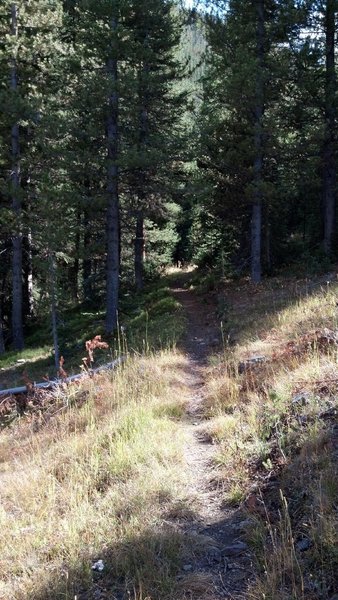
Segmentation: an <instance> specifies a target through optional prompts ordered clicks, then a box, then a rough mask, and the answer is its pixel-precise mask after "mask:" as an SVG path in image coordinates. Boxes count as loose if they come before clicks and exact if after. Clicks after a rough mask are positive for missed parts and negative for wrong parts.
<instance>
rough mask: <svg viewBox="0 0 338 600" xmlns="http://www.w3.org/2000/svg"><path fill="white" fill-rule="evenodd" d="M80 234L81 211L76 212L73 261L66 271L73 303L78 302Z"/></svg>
mask: <svg viewBox="0 0 338 600" xmlns="http://www.w3.org/2000/svg"><path fill="white" fill-rule="evenodd" d="M80 234H81V209H80V207H78V209H77V211H76V228H75V240H74V260H73V264H72V265H71V266H70V267H69V270H68V279H69V285H70V293H71V297H72V299H73V300H74V302H78V300H79V270H80Z"/></svg>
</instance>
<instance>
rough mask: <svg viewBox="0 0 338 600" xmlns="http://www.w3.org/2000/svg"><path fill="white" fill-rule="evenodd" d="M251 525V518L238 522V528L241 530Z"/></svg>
mask: <svg viewBox="0 0 338 600" xmlns="http://www.w3.org/2000/svg"><path fill="white" fill-rule="evenodd" d="M252 525H253V521H252V519H245V521H241V522H240V523H238V529H239V530H240V531H243V530H245V529H247V528H248V527H251V526H252Z"/></svg>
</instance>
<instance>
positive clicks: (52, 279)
mask: <svg viewBox="0 0 338 600" xmlns="http://www.w3.org/2000/svg"><path fill="white" fill-rule="evenodd" d="M49 277H50V299H51V302H50V305H51V316H52V332H53V345H54V362H55V368H56V370H57V371H58V370H59V368H60V352H59V336H58V324H57V295H56V290H57V284H56V269H55V258H54V256H53V254H52V253H50V254H49Z"/></svg>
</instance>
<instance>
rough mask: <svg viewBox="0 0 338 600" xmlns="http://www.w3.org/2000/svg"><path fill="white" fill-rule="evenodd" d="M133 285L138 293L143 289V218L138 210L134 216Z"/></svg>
mask: <svg viewBox="0 0 338 600" xmlns="http://www.w3.org/2000/svg"><path fill="white" fill-rule="evenodd" d="M134 248H135V285H136V289H137V290H138V291H140V290H142V289H143V257H144V217H143V211H142V210H139V211H138V212H137V216H136V235H135V246H134Z"/></svg>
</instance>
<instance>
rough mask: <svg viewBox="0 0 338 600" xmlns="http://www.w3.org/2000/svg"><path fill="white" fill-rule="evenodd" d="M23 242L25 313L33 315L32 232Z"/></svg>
mask: <svg viewBox="0 0 338 600" xmlns="http://www.w3.org/2000/svg"><path fill="white" fill-rule="evenodd" d="M22 244H23V281H24V284H23V308H24V314H25V315H27V316H28V317H31V316H32V314H33V311H34V297H33V265H32V234H31V232H30V231H29V232H28V234H27V235H26V236H25V237H24V238H23V240H22Z"/></svg>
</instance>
